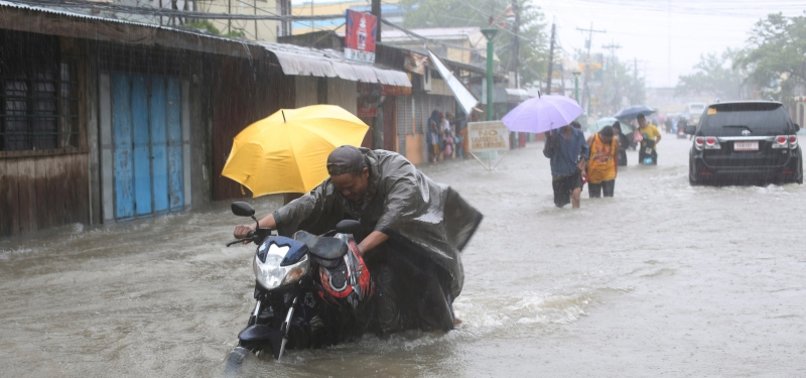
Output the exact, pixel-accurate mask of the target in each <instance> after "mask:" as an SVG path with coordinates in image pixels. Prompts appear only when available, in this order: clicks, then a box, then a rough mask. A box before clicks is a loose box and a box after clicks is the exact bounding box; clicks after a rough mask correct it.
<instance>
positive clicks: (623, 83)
mask: <svg viewBox="0 0 806 378" xmlns="http://www.w3.org/2000/svg"><path fill="white" fill-rule="evenodd" d="M576 56H577V59H578V60H579V61H584V60H585V57H586V56H587V53H586V52H584V51H582V50H578V51H577V52H576ZM599 60H600V61H601V65H600V66H601V68H599V69H598V70H597V71H595V72H594V73H593V74H592V75H591V101H592V106H591V109H589V111H590V112H591V114H603V115H604V114H615V113H616V112H618V111H619V110H620V109H621V108H623V107H624V106H627V105H637V104H644V103H645V102H646V84H645V82H644V79H643V78H642V77H637V76H636V75H635V74H634V73H635V70H633V68H631V67H628V66H627V65H626V64H624V63H623V62H621V61H619V60H618V58H617V57H616V56H615V55H611V56H609V57H607V58H604V57H602V58H599ZM594 104H595V106H593V105H594Z"/></svg>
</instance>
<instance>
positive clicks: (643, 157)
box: [638, 136, 658, 165]
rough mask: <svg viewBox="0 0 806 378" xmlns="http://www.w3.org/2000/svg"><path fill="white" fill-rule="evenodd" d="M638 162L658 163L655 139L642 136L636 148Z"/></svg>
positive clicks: (645, 163)
mask: <svg viewBox="0 0 806 378" xmlns="http://www.w3.org/2000/svg"><path fill="white" fill-rule="evenodd" d="M638 163H639V164H641V165H658V151H657V150H656V149H655V141H654V140H652V139H649V138H647V137H646V136H644V137H643V138H642V139H641V142H640V146H639V148H638Z"/></svg>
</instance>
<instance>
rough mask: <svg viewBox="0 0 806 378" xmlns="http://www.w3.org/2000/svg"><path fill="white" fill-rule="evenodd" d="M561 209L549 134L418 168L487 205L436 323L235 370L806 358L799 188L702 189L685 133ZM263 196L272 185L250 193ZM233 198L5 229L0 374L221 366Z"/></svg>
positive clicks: (731, 368) (237, 316)
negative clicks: (143, 214)
mask: <svg viewBox="0 0 806 378" xmlns="http://www.w3.org/2000/svg"><path fill="white" fill-rule="evenodd" d="M665 137H666V139H664V140H663V141H662V142H661V144H660V145H659V154H660V160H659V162H660V164H659V165H658V166H657V167H639V166H636V165H635V161H636V153H635V152H630V156H629V158H630V166H628V167H627V168H625V169H622V170H621V171H620V172H619V177H618V179H617V181H616V197H615V198H612V199H599V200H593V199H589V198H587V197H588V196H587V194H584V195H583V199H582V208H581V209H579V210H576V211H572V210H570V209H567V208H566V209H557V208H554V207H553V204H552V200H551V190H550V178H549V173H548V169H549V168H548V161H547V160H546V159H545V158H543V157H542V155H541V153H540V149H541V148H542V145H541V144H540V143H534V144H530V145H528V146H527V148H525V149H521V150H515V151H510V152H507V153H505V154H503V155H502V156H503V160H502V161H501V163H500V164H499V165H498V167H497V169H496V170H494V171H486V170H484V169H483V168H481V166H479V165H478V164H477V163H476V162H475V161H473V160H466V161H461V162H459V161H455V162H448V163H446V164H440V165H436V166H428V167H425V168H424V170H425V171H426V172H427V173H428V174H429V175H430V176H431V177H433V178H434V179H436V180H437V181H440V182H445V183H448V184H451V185H453V186H454V187H455V188H457V190H458V191H459V192H460V193H461V194H462V195H463V196H464V197H466V198H467V200H468V201H469V202H471V203H472V204H474V205H475V206H477V207H478V208H479V209H480V210H481V211H482V212H483V213H484V214H485V219H484V222H483V223H482V226H481V227H480V229H479V232H478V234H477V235H476V236H475V237H474V238H473V240H472V241H471V243H470V244H469V246H468V248H467V249H466V250H465V253H464V265H465V272H466V282H465V287H464V291H463V293H462V295H461V296H460V297H459V298H458V299H457V301H456V303H455V308H456V312H457V314H458V316H459V317H460V318H461V319H462V320H463V323H462V325H461V326H460V327H459V328H458V329H456V330H454V331H452V332H450V333H448V334H445V335H439V334H416V333H413V334H403V335H397V336H394V337H392V338H390V339H386V340H381V339H378V338H376V337H374V336H371V335H368V336H365V337H364V338H362V339H360V340H358V341H357V342H354V343H348V344H342V345H338V346H335V347H331V348H327V349H321V350H306V351H291V352H290V353H288V354H287V356H286V357H287V358H285V359H284V360H283V361H282V362H279V363H278V362H275V361H271V360H263V359H256V358H247V359H246V360H245V361H244V363H243V366H242V367H241V369H240V373H239V374H238V375H239V376H283V377H286V376H299V377H314V376H362V375H368V376H401V377H419V376H427V377H456V376H462V377H477V376H482V377H489V376H655V375H665V376H691V375H695V376H702V375H719V376H736V375H740V376H747V375H752V376H758V375H761V376H803V375H806V331H804V324H806V322H804V320H805V319H804V314H805V313H806V244H804V231H803V230H804V226H806V217H804V215H803V214H805V213H806V187H804V186H802V185H786V186H765V187H757V186H750V187H739V186H729V187H721V188H712V187H691V186H689V184H688V180H687V163H688V160H687V150H688V143H689V142H688V141H685V140H678V139H674V136H671V135H666V136H665ZM254 204H255V206H256V207H257V209H258V213H260V214H264V213H265V212H267V211H270V210H272V209H273V208H274V207H276V206H277V205H278V204H279V202H278V200H277V199H274V198H272V199H257V200H255V201H254ZM238 222H240V219H238V218H236V217H235V216H233V215H231V214H230V212H229V208H228V204H227V203H217V204H214V205H212V206H210V207H209V208H205V209H196V210H193V211H191V212H188V213H186V214H181V215H171V216H164V217H160V218H157V219H153V220H144V221H143V220H141V221H135V222H127V223H120V224H116V225H112V226H106V227H101V228H92V229H90V228H85V227H82V226H78V225H73V226H68V227H64V228H61V229H58V230H52V231H48V232H44V233H38V234H35V235H29V236H25V237H18V238H13V239H4V240H0V303H2V306H0V375H2V376H8V377H12V376H30V377H42V376H72V377H94V376H98V377H107V376H124V377H125V376H131V377H143V376H156V377H162V376H222V375H223V366H224V360H225V359H226V356H227V354H228V353H229V351H230V350H232V348H233V347H234V346H235V345H236V342H237V340H236V337H237V334H238V332H239V331H240V330H241V328H242V327H243V326H244V323H245V322H246V320H247V317H248V312H249V311H250V310H251V307H252V288H253V282H254V281H253V276H252V272H251V260H250V258H251V256H252V252H253V250H252V249H251V248H249V247H233V248H225V247H224V245H223V244H224V243H225V242H226V241H228V240H229V239H230V234H231V231H232V226H233V225H234V224H236V223H238Z"/></svg>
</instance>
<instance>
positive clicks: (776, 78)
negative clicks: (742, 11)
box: [734, 13, 806, 100]
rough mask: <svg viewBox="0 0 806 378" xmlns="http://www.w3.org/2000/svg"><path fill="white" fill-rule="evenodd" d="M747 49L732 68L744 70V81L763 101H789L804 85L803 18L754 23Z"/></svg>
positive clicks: (805, 46)
mask: <svg viewBox="0 0 806 378" xmlns="http://www.w3.org/2000/svg"><path fill="white" fill-rule="evenodd" d="M748 43H749V45H750V46H749V47H748V48H747V49H745V50H744V51H742V52H741V53H740V54H739V55H738V57H737V59H736V61H735V64H734V67H738V68H742V69H746V70H747V74H748V76H747V81H748V83H749V84H751V85H755V86H757V87H758V88H759V90H760V91H761V95H762V96H764V97H767V96H769V97H772V98H775V99H778V100H783V99H787V98H790V97H791V96H793V95H794V94H795V91H796V90H803V86H804V85H806V59H805V58H804V57H806V16H798V17H791V18H788V17H784V16H783V15H782V14H780V13H778V14H770V15H768V16H767V18H766V19H762V20H760V21H759V22H757V23H756V26H755V28H754V29H753V36H752V37H751V38H750V39H749V40H748Z"/></svg>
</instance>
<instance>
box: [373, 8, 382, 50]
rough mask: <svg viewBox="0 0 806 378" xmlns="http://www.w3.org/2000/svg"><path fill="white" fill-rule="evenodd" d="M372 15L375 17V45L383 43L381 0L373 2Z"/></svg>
mask: <svg viewBox="0 0 806 378" xmlns="http://www.w3.org/2000/svg"><path fill="white" fill-rule="evenodd" d="M372 15H373V16H375V19H376V20H377V22H376V23H375V43H379V42H380V41H381V0H372Z"/></svg>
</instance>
